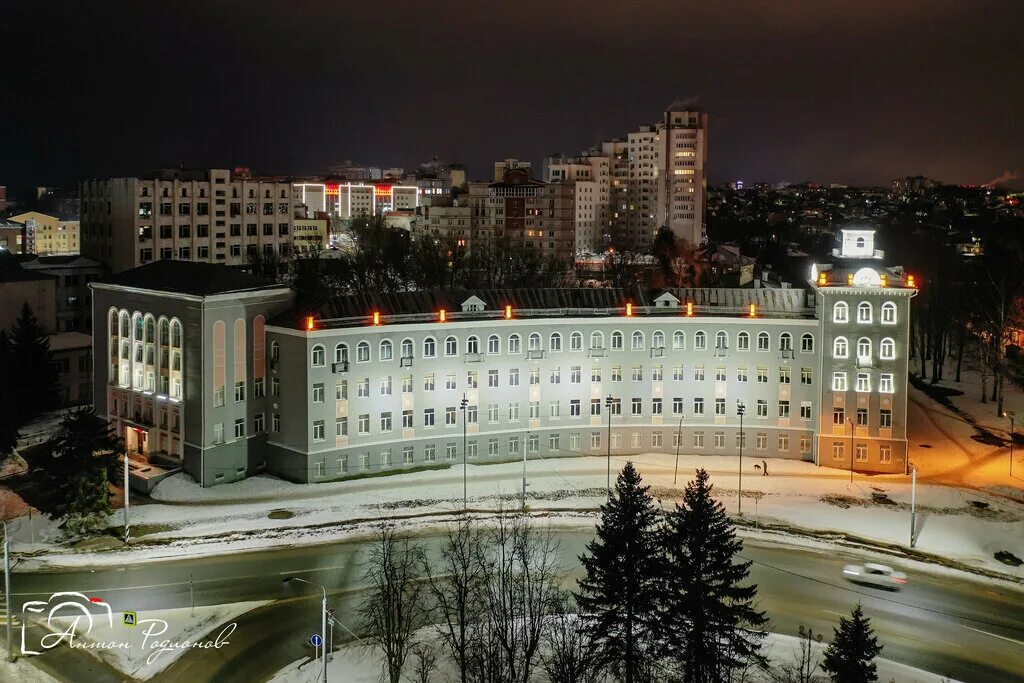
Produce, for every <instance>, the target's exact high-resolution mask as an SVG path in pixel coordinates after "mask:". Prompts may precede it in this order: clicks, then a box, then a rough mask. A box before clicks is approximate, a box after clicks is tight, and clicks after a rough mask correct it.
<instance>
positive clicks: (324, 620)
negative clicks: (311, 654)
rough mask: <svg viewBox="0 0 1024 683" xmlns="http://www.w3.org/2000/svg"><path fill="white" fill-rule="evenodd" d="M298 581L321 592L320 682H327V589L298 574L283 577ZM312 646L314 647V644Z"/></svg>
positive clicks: (286, 580) (287, 580)
mask: <svg viewBox="0 0 1024 683" xmlns="http://www.w3.org/2000/svg"><path fill="white" fill-rule="evenodd" d="M290 581H299V582H300V583H308V584H309V585H310V586H316V587H317V588H319V589H320V590H321V591H322V592H323V601H322V602H321V604H320V638H321V641H320V642H321V643H322V644H321V646H320V650H321V654H322V655H323V659H324V673H323V677H322V678H321V681H322V683H327V589H326V588H324V587H323V585H321V584H319V583H314V582H312V581H307V580H306V579H303V578H302V577H299V576H288V577H285V580H284V582H285V583H288V582H290ZM313 647H316V646H315V645H314V646H313Z"/></svg>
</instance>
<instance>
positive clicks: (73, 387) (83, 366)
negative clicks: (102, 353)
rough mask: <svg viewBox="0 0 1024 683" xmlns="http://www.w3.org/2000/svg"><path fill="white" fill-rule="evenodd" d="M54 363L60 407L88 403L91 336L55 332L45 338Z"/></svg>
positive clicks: (90, 392) (90, 370)
mask: <svg viewBox="0 0 1024 683" xmlns="http://www.w3.org/2000/svg"><path fill="white" fill-rule="evenodd" d="M48 339H49V342H50V352H51V353H52V354H53V360H54V362H55V363H56V364H57V391H58V394H59V396H60V402H61V405H62V406H75V405H82V404H86V403H92V400H93V396H92V334H91V333H90V334H85V333H84V332H59V333H57V334H51V335H49V337H48Z"/></svg>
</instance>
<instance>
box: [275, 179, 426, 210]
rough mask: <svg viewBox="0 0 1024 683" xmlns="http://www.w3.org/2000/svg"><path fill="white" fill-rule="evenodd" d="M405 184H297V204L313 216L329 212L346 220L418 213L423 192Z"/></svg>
mask: <svg viewBox="0 0 1024 683" xmlns="http://www.w3.org/2000/svg"><path fill="white" fill-rule="evenodd" d="M402 182H403V181H381V182H378V183H374V184H367V183H331V182H296V183H295V197H296V203H297V205H299V206H303V207H305V210H306V212H307V213H308V214H309V215H315V214H316V213H326V214H328V215H330V216H333V217H337V218H343V219H351V218H355V217H357V216H374V215H384V214H386V213H387V212H389V211H413V212H415V211H416V207H418V206H419V205H420V190H419V188H418V187H417V186H416V185H407V184H402Z"/></svg>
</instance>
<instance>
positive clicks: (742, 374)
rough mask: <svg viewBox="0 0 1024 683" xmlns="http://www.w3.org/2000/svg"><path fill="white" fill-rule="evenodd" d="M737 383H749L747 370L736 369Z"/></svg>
mask: <svg viewBox="0 0 1024 683" xmlns="http://www.w3.org/2000/svg"><path fill="white" fill-rule="evenodd" d="M736 381H737V382H746V381H747V369H746V368H736Z"/></svg>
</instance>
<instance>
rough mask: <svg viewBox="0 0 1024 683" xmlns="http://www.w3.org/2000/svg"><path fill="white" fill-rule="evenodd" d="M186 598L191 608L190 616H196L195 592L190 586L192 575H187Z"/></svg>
mask: <svg viewBox="0 0 1024 683" xmlns="http://www.w3.org/2000/svg"><path fill="white" fill-rule="evenodd" d="M188 598H189V603H190V604H191V606H192V607H191V610H192V612H191V616H193V617H194V616H195V615H196V590H195V587H194V586H193V585H192V575H191V574H189V575H188Z"/></svg>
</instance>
